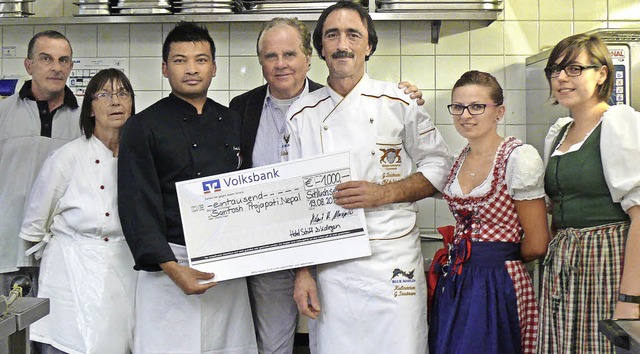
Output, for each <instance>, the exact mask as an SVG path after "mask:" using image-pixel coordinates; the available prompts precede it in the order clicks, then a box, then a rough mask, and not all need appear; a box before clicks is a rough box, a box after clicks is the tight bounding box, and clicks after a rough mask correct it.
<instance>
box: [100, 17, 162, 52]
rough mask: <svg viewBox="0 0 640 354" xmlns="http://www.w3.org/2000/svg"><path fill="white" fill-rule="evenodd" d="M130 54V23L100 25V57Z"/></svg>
mask: <svg viewBox="0 0 640 354" xmlns="http://www.w3.org/2000/svg"><path fill="white" fill-rule="evenodd" d="M136 50H137V49H136ZM156 55H157V54H156ZM128 56H129V25H126V24H116V25H98V58H104V57H128Z"/></svg>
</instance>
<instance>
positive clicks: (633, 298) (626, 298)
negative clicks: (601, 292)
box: [618, 293, 640, 304]
mask: <svg viewBox="0 0 640 354" xmlns="http://www.w3.org/2000/svg"><path fill="white" fill-rule="evenodd" d="M618 301H622V302H630V303H633V304H640V295H627V294H622V293H620V294H619V295H618Z"/></svg>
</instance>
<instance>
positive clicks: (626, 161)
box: [600, 105, 640, 211]
mask: <svg viewBox="0 0 640 354" xmlns="http://www.w3.org/2000/svg"><path fill="white" fill-rule="evenodd" d="M600 156H601V159H602V168H603V170H604V176H605V179H606V180H607V185H608V186H609V192H610V193H611V197H612V199H613V201H614V202H617V203H621V206H622V209H623V210H624V211H627V210H629V208H631V207H632V206H635V205H640V163H638V161H640V160H639V159H640V113H638V112H636V111H635V110H634V109H633V108H631V107H629V106H626V105H620V106H612V107H610V108H609V110H607V112H605V114H604V115H603V117H602V132H601V136H600Z"/></svg>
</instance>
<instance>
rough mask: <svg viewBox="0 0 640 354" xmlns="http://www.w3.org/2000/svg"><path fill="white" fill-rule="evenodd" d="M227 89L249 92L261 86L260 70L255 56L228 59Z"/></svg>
mask: <svg viewBox="0 0 640 354" xmlns="http://www.w3.org/2000/svg"><path fill="white" fill-rule="evenodd" d="M229 63H230V65H229V77H230V78H231V80H230V81H229V88H230V89H232V90H251V89H253V88H255V87H257V86H260V85H262V84H263V81H264V80H263V79H262V69H261V67H260V64H259V63H258V59H257V58H256V57H255V56H251V57H230V58H229Z"/></svg>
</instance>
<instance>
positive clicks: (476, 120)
mask: <svg viewBox="0 0 640 354" xmlns="http://www.w3.org/2000/svg"><path fill="white" fill-rule="evenodd" d="M451 103H452V104H458V105H463V106H468V105H473V104H486V105H487V106H486V107H485V109H484V113H482V114H479V115H471V114H470V113H469V110H468V109H465V110H464V111H463V112H462V115H459V116H452V117H453V124H454V125H455V127H456V130H457V131H458V133H459V134H460V135H462V136H463V137H465V138H467V139H478V138H483V137H487V136H493V135H496V134H497V127H498V121H500V119H502V117H503V116H504V106H502V105H500V106H496V105H495V102H494V101H493V100H492V99H491V89H490V88H488V87H485V86H480V85H465V86H460V87H457V88H455V89H454V90H453V92H452V93H451Z"/></svg>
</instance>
